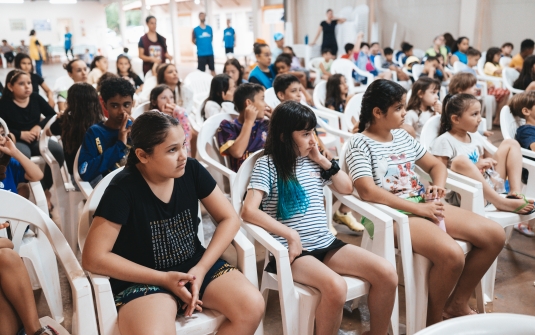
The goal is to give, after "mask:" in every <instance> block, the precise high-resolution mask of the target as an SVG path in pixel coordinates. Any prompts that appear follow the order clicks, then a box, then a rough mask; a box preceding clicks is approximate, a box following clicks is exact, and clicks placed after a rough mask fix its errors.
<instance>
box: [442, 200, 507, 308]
mask: <svg viewBox="0 0 535 335" xmlns="http://www.w3.org/2000/svg"><path fill="white" fill-rule="evenodd" d="M444 214H445V220H446V229H447V231H448V233H449V234H450V235H451V236H452V237H453V238H456V239H459V240H463V241H466V242H470V243H471V244H472V250H471V251H470V252H469V253H468V255H467V256H466V260H465V263H464V269H463V272H462V274H461V277H460V278H459V282H458V283H457V286H456V287H455V290H453V293H452V294H451V296H450V298H449V299H448V302H447V303H446V308H445V311H446V312H447V313H448V314H450V315H452V316H461V315H468V314H470V307H469V306H468V300H469V299H470V295H471V294H472V292H474V289H475V287H476V285H477V283H478V282H479V281H480V280H481V278H482V277H483V275H484V274H485V272H487V270H488V269H489V267H490V266H491V264H492V262H494V260H495V259H496V257H498V254H499V253H500V251H501V250H502V248H503V246H504V244H505V232H504V230H503V228H502V227H501V226H500V225H499V224H497V223H496V222H493V221H491V220H489V219H487V218H484V217H482V216H480V215H477V214H475V213H472V212H470V211H467V210H464V209H462V208H459V207H454V206H450V205H448V204H445V205H444ZM480 312H483V311H480Z"/></svg>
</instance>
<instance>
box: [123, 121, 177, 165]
mask: <svg viewBox="0 0 535 335" xmlns="http://www.w3.org/2000/svg"><path fill="white" fill-rule="evenodd" d="M178 125H179V123H178V121H177V120H176V119H175V118H173V117H171V116H169V115H166V114H164V113H162V112H157V111H148V112H145V113H143V114H141V115H140V116H139V117H138V118H137V119H136V120H135V121H134V124H133V125H132V132H131V133H130V139H131V140H132V147H131V148H130V153H129V154H128V160H127V161H126V166H127V167H128V166H134V165H136V164H137V163H139V158H138V157H137V155H136V149H141V150H143V151H145V152H146V153H147V154H149V155H151V154H152V153H153V152H154V147H156V146H157V145H159V144H161V143H163V142H164V141H165V138H166V137H167V133H168V132H169V129H170V128H172V127H176V126H178Z"/></svg>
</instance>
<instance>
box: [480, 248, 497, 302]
mask: <svg viewBox="0 0 535 335" xmlns="http://www.w3.org/2000/svg"><path fill="white" fill-rule="evenodd" d="M497 267H498V258H496V259H495V260H494V262H493V263H492V265H491V266H490V268H489V269H488V270H487V272H486V273H485V275H484V276H483V278H481V285H482V289H483V298H484V299H483V301H484V303H485V304H486V303H488V302H492V301H493V299H494V281H495V280H496V268H497ZM476 293H477V292H476ZM478 308H479V307H478ZM483 311H484V310H483ZM480 312H481V310H480Z"/></svg>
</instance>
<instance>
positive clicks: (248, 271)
mask: <svg viewBox="0 0 535 335" xmlns="http://www.w3.org/2000/svg"><path fill="white" fill-rule="evenodd" d="M232 245H233V246H234V248H235V249H236V254H237V256H238V269H239V270H240V271H241V272H242V273H243V274H244V275H245V277H247V279H249V281H250V282H251V283H252V284H253V285H255V287H257V288H258V276H257V272H256V253H255V249H254V245H253V244H252V243H251V241H249V240H248V239H247V237H245V235H244V234H243V233H242V232H241V231H239V230H238V233H237V234H236V236H235V237H234V240H233V241H232Z"/></svg>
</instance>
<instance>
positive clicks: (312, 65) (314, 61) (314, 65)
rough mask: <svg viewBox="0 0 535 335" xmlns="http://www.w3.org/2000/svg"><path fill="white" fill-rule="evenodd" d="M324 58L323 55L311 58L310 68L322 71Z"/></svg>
mask: <svg viewBox="0 0 535 335" xmlns="http://www.w3.org/2000/svg"><path fill="white" fill-rule="evenodd" d="M322 60H323V57H314V58H312V59H311V60H310V65H309V66H308V69H309V70H314V71H316V72H317V71H320V63H321V61H322Z"/></svg>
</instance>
